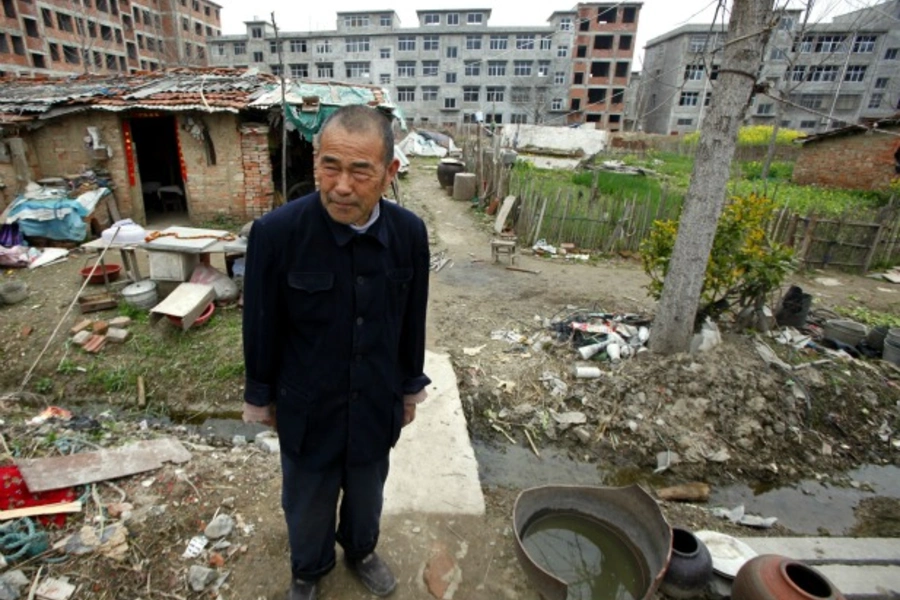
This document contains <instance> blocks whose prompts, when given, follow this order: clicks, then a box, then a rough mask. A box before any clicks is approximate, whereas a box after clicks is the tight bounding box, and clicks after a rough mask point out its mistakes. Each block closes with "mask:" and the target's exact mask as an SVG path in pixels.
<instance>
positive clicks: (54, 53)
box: [50, 43, 59, 62]
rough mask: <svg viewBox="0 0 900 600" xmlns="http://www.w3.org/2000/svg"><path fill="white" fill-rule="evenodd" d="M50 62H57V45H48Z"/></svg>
mask: <svg viewBox="0 0 900 600" xmlns="http://www.w3.org/2000/svg"><path fill="white" fill-rule="evenodd" d="M50 60H52V61H53V62H59V44H52V43H51V44H50Z"/></svg>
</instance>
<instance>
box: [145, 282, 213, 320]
mask: <svg viewBox="0 0 900 600" xmlns="http://www.w3.org/2000/svg"><path fill="white" fill-rule="evenodd" d="M215 297H216V290H215V288H213V286H211V285H206V284H203V283H182V284H181V285H179V286H178V287H177V288H175V291H173V292H172V293H171V294H169V295H168V297H166V299H165V300H163V301H162V302H160V303H159V304H157V305H156V306H154V307H153V308H152V309H150V324H151V325H153V324H155V323H156V322H157V321H159V320H160V319H161V318H162V317H163V315H170V316H173V317H176V318H178V319H181V328H182V329H183V330H184V331H187V330H188V329H189V328H190V326H191V325H193V324H194V321H196V320H197V318H198V317H199V316H200V315H201V314H202V313H203V311H204V310H206V307H207V306H209V303H210V302H212V301H213V300H214V299H215Z"/></svg>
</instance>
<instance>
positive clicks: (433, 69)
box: [422, 60, 440, 77]
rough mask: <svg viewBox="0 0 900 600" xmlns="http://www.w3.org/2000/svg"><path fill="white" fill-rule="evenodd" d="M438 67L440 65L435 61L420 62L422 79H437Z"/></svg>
mask: <svg viewBox="0 0 900 600" xmlns="http://www.w3.org/2000/svg"><path fill="white" fill-rule="evenodd" d="M439 65H440V63H439V62H438V61H436V60H423V61H422V76H423V77H437V76H438V67H439Z"/></svg>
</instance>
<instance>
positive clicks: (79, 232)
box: [8, 188, 109, 242]
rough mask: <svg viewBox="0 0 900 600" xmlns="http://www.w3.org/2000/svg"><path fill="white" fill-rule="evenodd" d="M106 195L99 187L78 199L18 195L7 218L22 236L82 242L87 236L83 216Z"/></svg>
mask: <svg viewBox="0 0 900 600" xmlns="http://www.w3.org/2000/svg"><path fill="white" fill-rule="evenodd" d="M108 193H109V190H108V189H107V188H100V189H99V190H94V191H93V192H88V193H87V194H83V195H82V196H80V197H79V198H69V197H66V196H60V197H50V198H42V199H36V198H29V197H27V196H19V197H18V198H16V201H15V202H14V203H13V207H12V209H11V210H10V211H9V215H8V218H9V220H10V221H15V222H16V223H18V224H19V231H21V232H22V234H23V235H26V236H33V237H44V238H49V239H52V240H69V241H73V242H83V241H84V240H85V238H86V237H87V223H85V221H84V219H85V217H87V216H88V215H90V214H91V212H93V210H94V207H95V206H96V205H97V202H99V201H100V199H101V198H102V197H103V196H105V195H106V194H108Z"/></svg>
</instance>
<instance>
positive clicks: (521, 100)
mask: <svg viewBox="0 0 900 600" xmlns="http://www.w3.org/2000/svg"><path fill="white" fill-rule="evenodd" d="M509 101H510V102H515V103H516V104H525V103H528V102H531V88H527V87H514V88H513V89H512V90H510V92H509Z"/></svg>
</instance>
